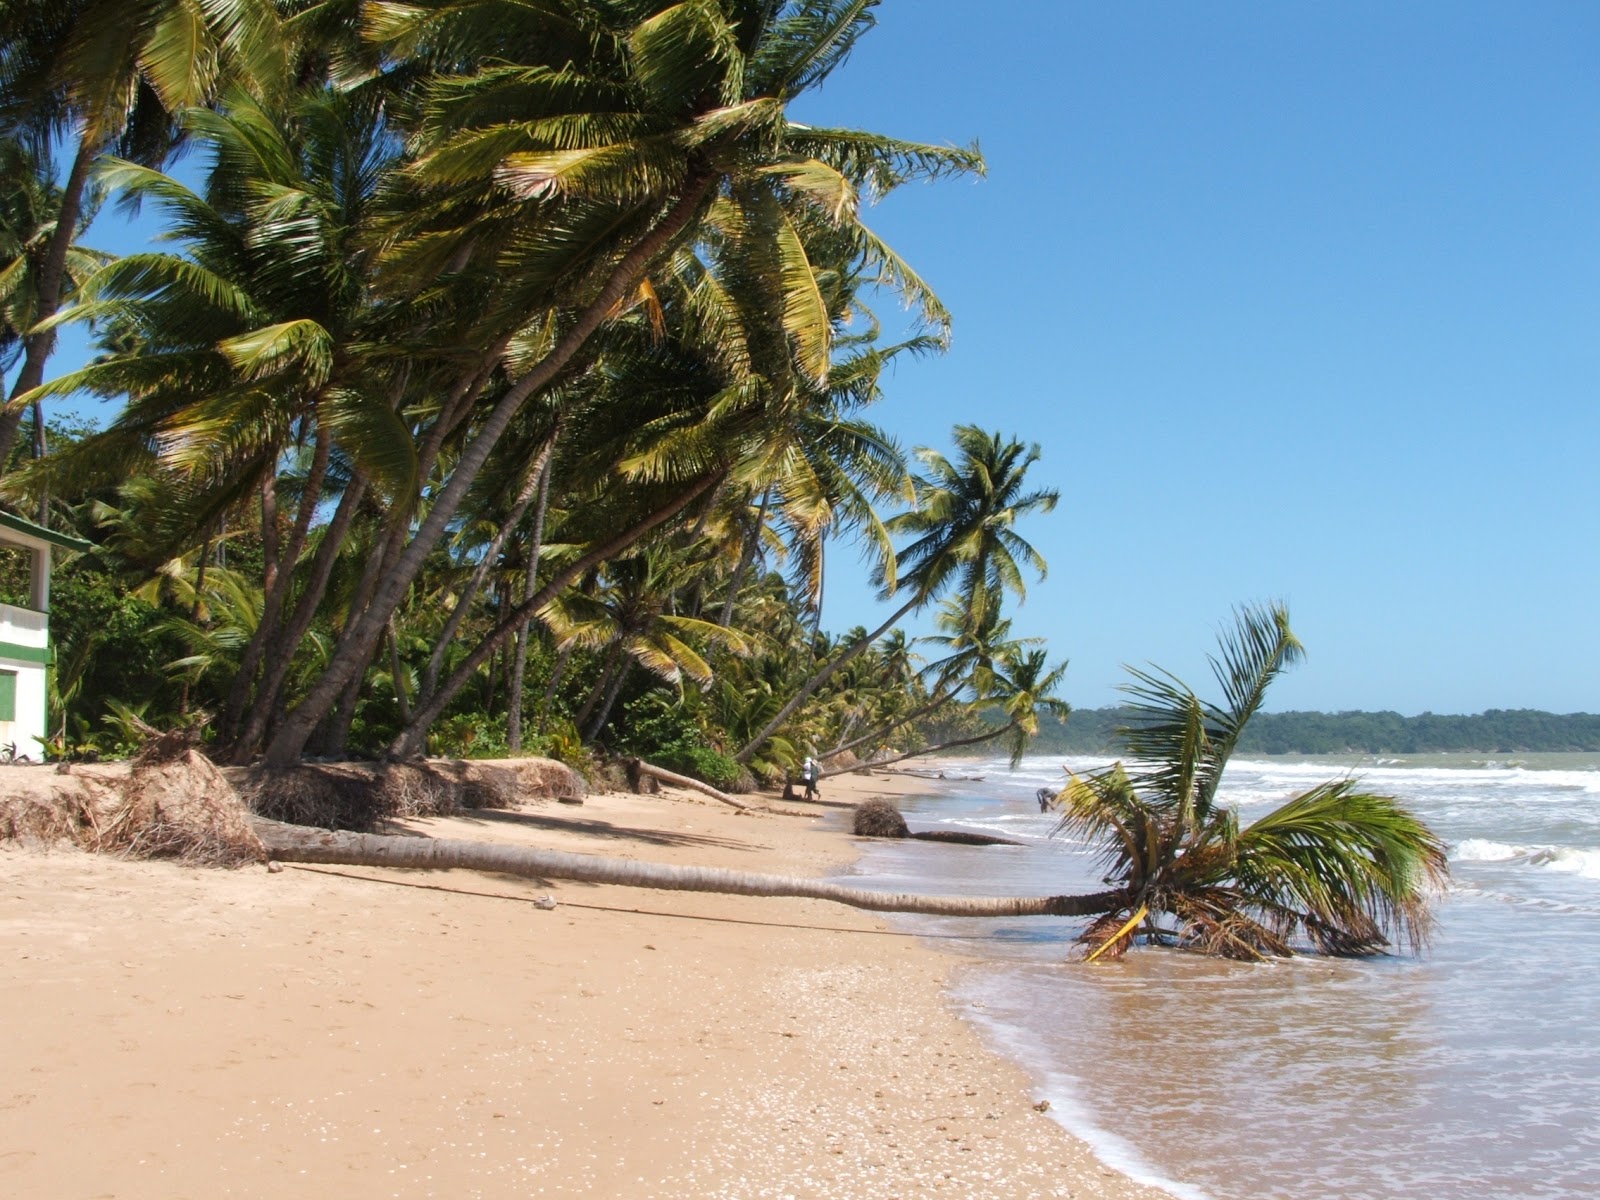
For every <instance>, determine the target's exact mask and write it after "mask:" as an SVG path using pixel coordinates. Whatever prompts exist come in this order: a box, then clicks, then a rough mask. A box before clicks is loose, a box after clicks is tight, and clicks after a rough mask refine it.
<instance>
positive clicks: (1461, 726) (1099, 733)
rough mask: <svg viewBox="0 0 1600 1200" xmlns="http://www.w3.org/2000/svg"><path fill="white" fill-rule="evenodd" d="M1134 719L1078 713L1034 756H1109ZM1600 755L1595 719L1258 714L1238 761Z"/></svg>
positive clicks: (1120, 712)
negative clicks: (1250, 757) (1254, 757)
mask: <svg viewBox="0 0 1600 1200" xmlns="http://www.w3.org/2000/svg"><path fill="white" fill-rule="evenodd" d="M1134 716H1135V713H1134V710H1133V709H1131V708H1128V707H1125V706H1124V707H1120V708H1090V709H1084V708H1078V709H1074V710H1073V713H1072V719H1071V720H1070V721H1069V722H1067V723H1066V724H1065V725H1056V724H1051V725H1048V726H1047V727H1046V728H1045V729H1044V731H1043V732H1041V734H1040V735H1039V738H1038V740H1037V741H1036V742H1035V743H1034V745H1033V746H1032V749H1033V750H1034V751H1035V752H1038V753H1047V754H1111V753H1114V752H1115V751H1116V749H1117V746H1118V745H1119V741H1118V735H1117V730H1118V729H1119V728H1121V727H1124V726H1126V725H1127V724H1128V723H1129V722H1130V721H1131V720H1132V719H1133V717H1134ZM1564 750H1586V751H1597V750H1600V716H1597V715H1594V714H1591V713H1566V714H1557V713H1547V712H1539V711H1537V710H1534V709H1528V708H1523V709H1498V708H1491V709H1489V710H1488V711H1487V712H1483V713H1478V714H1475V715H1473V716H1442V715H1439V714H1436V713H1423V714H1421V715H1420V716H1415V717H1402V716H1401V715H1400V714H1399V713H1395V712H1340V713H1321V712H1281V713H1265V712H1264V713H1258V714H1257V715H1256V717H1255V719H1254V720H1253V721H1252V722H1251V723H1250V728H1249V730H1248V731H1247V732H1246V734H1245V736H1244V738H1243V740H1242V741H1241V742H1240V743H1239V752H1240V753H1241V754H1443V753H1451V752H1466V753H1479V754H1526V753H1537V752H1541V751H1564Z"/></svg>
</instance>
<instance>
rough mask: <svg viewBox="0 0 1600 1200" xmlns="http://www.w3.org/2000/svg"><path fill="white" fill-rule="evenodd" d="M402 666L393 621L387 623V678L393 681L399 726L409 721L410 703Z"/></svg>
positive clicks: (398, 641) (398, 642)
mask: <svg viewBox="0 0 1600 1200" xmlns="http://www.w3.org/2000/svg"><path fill="white" fill-rule="evenodd" d="M403 671H404V664H402V663H401V661H400V639H399V638H398V637H396V636H395V632H394V621H393V620H391V621H390V622H389V677H390V678H391V679H392V680H394V703H395V707H396V708H397V709H398V710H399V712H400V724H402V725H404V724H406V723H407V722H408V721H410V720H411V701H409V700H408V699H406V681H405V677H404V675H403Z"/></svg>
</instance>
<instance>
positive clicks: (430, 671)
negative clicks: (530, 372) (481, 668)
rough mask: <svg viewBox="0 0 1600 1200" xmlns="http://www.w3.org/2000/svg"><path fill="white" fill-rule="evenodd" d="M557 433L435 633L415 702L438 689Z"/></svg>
mask: <svg viewBox="0 0 1600 1200" xmlns="http://www.w3.org/2000/svg"><path fill="white" fill-rule="evenodd" d="M559 432H560V422H559V421H558V422H557V425H556V429H555V430H554V431H552V432H551V434H550V437H549V438H548V439H547V440H546V441H545V443H544V445H543V446H541V447H540V448H539V453H538V455H537V456H536V457H535V458H534V460H533V465H532V467H531V468H530V469H529V471H528V478H527V481H526V482H525V483H524V484H523V485H522V490H521V491H520V492H519V493H518V494H517V499H516V502H515V503H514V504H513V505H512V506H511V511H510V512H509V513H508V514H506V519H505V520H504V521H502V522H501V524H500V528H499V529H497V530H496V531H495V535H494V537H493V538H492V539H491V540H490V542H489V546H488V548H487V549H486V550H485V551H484V552H483V557H482V558H481V559H479V560H478V565H477V566H476V567H475V568H474V569H473V572H472V578H471V579H469V580H468V581H467V586H466V587H464V588H462V589H461V595H460V597H458V598H457V600H456V605H455V607H454V608H453V609H451V610H450V616H449V618H448V619H447V620H446V621H445V623H444V629H443V630H441V631H440V633H439V640H438V641H437V642H436V643H435V645H434V647H433V653H432V654H430V655H429V656H428V665H427V666H426V667H424V668H423V671H422V686H421V687H419V688H418V689H417V699H418V701H426V700H427V699H429V698H430V697H431V696H432V695H433V693H434V689H435V688H437V687H438V686H439V671H440V669H441V668H442V667H443V666H444V656H445V654H446V653H447V652H448V651H449V649H450V643H452V642H453V641H455V637H456V632H457V631H458V630H459V629H460V628H461V622H462V621H464V620H466V618H467V610H468V609H470V608H471V607H472V602H473V601H474V600H476V599H477V598H478V593H479V592H480V591H482V590H483V584H484V581H485V580H486V579H488V578H489V572H490V571H491V570H493V569H494V563H495V560H496V559H497V558H499V557H500V551H501V550H502V549H503V548H504V547H505V544H506V538H507V537H508V536H510V533H511V531H512V530H513V529H515V528H516V527H517V525H518V524H519V523H520V522H521V521H522V515H523V514H524V513H525V512H527V511H528V505H530V504H532V503H533V500H534V498H535V497H536V496H537V495H538V493H539V487H540V482H541V481H542V480H543V479H544V468H545V464H546V463H548V462H549V461H550V452H551V451H552V450H554V449H555V444H556V437H557V436H558V435H559Z"/></svg>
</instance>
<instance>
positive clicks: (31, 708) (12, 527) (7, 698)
mask: <svg viewBox="0 0 1600 1200" xmlns="http://www.w3.org/2000/svg"><path fill="white" fill-rule="evenodd" d="M0 546H15V547H17V548H19V549H21V550H25V551H27V552H28V554H29V556H30V557H29V562H30V569H29V572H28V577H29V580H28V582H29V587H28V605H27V607H26V608H24V607H23V606H21V605H18V604H0V754H5V753H10V754H11V755H13V756H15V757H17V758H21V757H23V756H24V755H26V756H27V757H28V758H31V759H32V760H33V761H34V762H39V761H41V760H42V759H43V758H44V739H45V704H46V700H45V697H46V688H45V672H46V671H47V670H48V669H49V664H50V661H51V649H50V618H49V615H48V614H49V612H50V551H51V549H52V548H59V549H62V550H87V549H89V543H88V542H85V541H83V540H81V539H79V538H75V537H69V536H68V535H67V534H64V533H57V532H56V531H55V530H53V529H46V528H45V527H44V526H42V525H35V524H34V523H33V522H32V521H24V520H23V519H22V518H21V517H14V516H12V515H11V514H10V513H8V512H3V511H0Z"/></svg>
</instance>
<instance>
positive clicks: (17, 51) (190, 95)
mask: <svg viewBox="0 0 1600 1200" xmlns="http://www.w3.org/2000/svg"><path fill="white" fill-rule="evenodd" d="M5 26H6V35H5V38H4V41H3V42H0V136H8V137H9V136H17V137H20V138H22V139H24V140H26V141H28V142H30V143H31V144H32V145H34V146H35V147H44V146H47V145H49V144H50V142H51V141H52V140H53V139H54V138H57V137H60V138H61V139H62V140H63V141H65V142H66V143H67V144H68V145H71V146H73V148H74V152H73V158H72V165H71V167H70V169H69V170H68V172H67V178H66V181H65V183H63V184H62V187H61V194H60V201H59V204H58V206H57V219H56V223H55V227H54V229H53V230H52V231H51V234H50V237H49V238H48V239H47V241H46V244H45V246H44V251H43V253H42V254H41V255H40V257H39V261H38V267H37V270H38V275H37V281H36V284H35V287H34V297H35V299H34V304H35V316H36V319H37V320H36V324H35V326H34V328H33V329H32V330H31V331H30V332H29V333H28V334H27V335H26V337H25V340H24V347H25V353H24V356H23V363H22V369H21V370H20V371H19V372H18V374H17V378H16V381H15V383H14V385H13V387H12V390H11V396H10V399H11V401H13V402H15V401H17V400H18V399H20V398H21V397H22V396H25V395H27V394H28V393H29V392H31V391H32V390H33V389H34V388H36V387H38V386H39V385H40V384H41V383H43V382H44V368H45V362H46V360H47V359H48V358H49V356H50V353H51V351H52V350H53V349H54V346H55V340H56V330H55V326H54V325H53V324H51V323H50V322H49V318H50V317H52V316H53V315H54V314H55V313H56V311H57V310H58V309H59V307H60V305H61V302H62V298H63V295H64V290H63V289H64V286H65V284H66V282H67V280H68V256H69V252H70V250H71V247H72V243H73V239H74V238H75V237H76V236H77V233H78V230H79V227H80V217H81V216H82V213H83V205H84V195H85V189H86V188H87V186H88V183H89V174H90V170H91V168H92V167H93V166H94V164H95V162H96V161H97V160H98V159H99V158H100V157H101V156H102V155H103V154H105V153H107V152H108V151H111V150H113V149H114V150H116V151H118V152H119V153H121V154H122V155H123V156H125V157H131V158H134V159H137V160H139V161H141V162H144V163H151V164H153V163H155V162H157V161H159V160H161V159H162V158H164V157H165V156H166V154H167V153H168V151H169V149H170V147H171V145H172V142H173V138H174V131H173V128H172V115H173V114H176V113H177V112H179V111H180V110H182V109H184V108H186V107H189V106H193V105H200V104H206V103H209V102H210V101H211V100H212V99H213V98H214V97H215V95H216V93H217V90H218V88H219V86H220V85H221V82H222V80H223V79H224V78H225V77H227V76H228V75H230V74H231V75H232V76H233V77H234V78H236V79H241V80H244V81H247V82H248V83H249V84H250V85H251V87H252V88H253V89H254V90H256V91H257V92H258V93H261V92H267V91H273V90H276V89H277V88H278V87H279V86H280V85H281V83H282V82H283V76H284V65H285V58H284V41H283V37H282V30H281V25H280V22H279V20H278V14H277V10H276V7H275V4H274V0H227V2H223V0H194V2H190V0H148V2H146V3H142V4H139V5H137V6H135V7H133V8H131V9H130V7H129V6H128V5H127V4H125V3H122V2H121V0H8V3H7V5H6V10H5ZM20 417H21V410H20V408H16V407H8V408H6V409H5V410H3V411H0V462H3V461H4V460H5V456H6V454H7V452H8V451H9V450H10V447H11V444H12V441H13V440H14V438H15V436H16V430H17V423H18V421H19V420H20Z"/></svg>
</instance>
